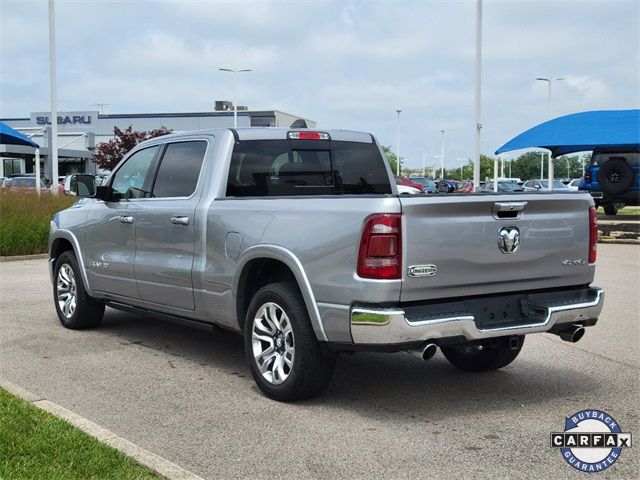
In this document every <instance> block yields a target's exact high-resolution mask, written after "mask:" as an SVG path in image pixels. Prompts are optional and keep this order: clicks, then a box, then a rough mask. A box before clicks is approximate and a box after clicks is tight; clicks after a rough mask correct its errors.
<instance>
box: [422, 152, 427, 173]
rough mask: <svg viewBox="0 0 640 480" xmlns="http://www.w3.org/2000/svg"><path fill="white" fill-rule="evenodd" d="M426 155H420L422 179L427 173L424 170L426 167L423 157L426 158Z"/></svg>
mask: <svg viewBox="0 0 640 480" xmlns="http://www.w3.org/2000/svg"><path fill="white" fill-rule="evenodd" d="M426 155H427V154H426V153H423V154H422V176H423V177H426V176H427V173H426V170H425V168H426V165H425V162H426V158H425V157H426Z"/></svg>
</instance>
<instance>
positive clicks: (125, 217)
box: [120, 215, 133, 223]
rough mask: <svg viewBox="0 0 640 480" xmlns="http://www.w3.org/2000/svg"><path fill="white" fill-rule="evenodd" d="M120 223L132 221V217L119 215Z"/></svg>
mask: <svg viewBox="0 0 640 480" xmlns="http://www.w3.org/2000/svg"><path fill="white" fill-rule="evenodd" d="M120 223H133V217H127V216H124V215H123V216H121V217H120Z"/></svg>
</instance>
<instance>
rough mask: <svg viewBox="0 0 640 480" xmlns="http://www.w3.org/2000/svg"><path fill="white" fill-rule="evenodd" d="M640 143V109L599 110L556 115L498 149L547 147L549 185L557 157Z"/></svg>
mask: <svg viewBox="0 0 640 480" xmlns="http://www.w3.org/2000/svg"><path fill="white" fill-rule="evenodd" d="M639 145H640V110H597V111H591V112H580V113H574V114H571V115H565V116H563V117H558V118H554V119H553V120H549V121H548V122H544V123H541V124H540V125H537V126H535V127H533V128H530V129H529V130H527V131H525V132H522V133H521V134H520V135H518V136H517V137H514V138H512V139H511V140H509V141H508V142H507V143H505V144H504V145H502V146H501V147H500V148H498V149H497V150H496V155H500V154H501V153H505V152H510V151H513V150H521V149H525V148H544V149H546V150H549V151H550V152H551V155H550V156H549V187H550V188H553V187H552V184H553V162H552V159H553V158H554V157H558V156H560V155H565V154H567V153H574V152H584V151H589V150H595V149H598V148H633V149H637V148H638V146H639Z"/></svg>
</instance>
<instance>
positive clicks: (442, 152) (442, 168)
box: [440, 130, 444, 178]
mask: <svg viewBox="0 0 640 480" xmlns="http://www.w3.org/2000/svg"><path fill="white" fill-rule="evenodd" d="M440 133H441V134H442V141H441V142H440V178H444V130H440Z"/></svg>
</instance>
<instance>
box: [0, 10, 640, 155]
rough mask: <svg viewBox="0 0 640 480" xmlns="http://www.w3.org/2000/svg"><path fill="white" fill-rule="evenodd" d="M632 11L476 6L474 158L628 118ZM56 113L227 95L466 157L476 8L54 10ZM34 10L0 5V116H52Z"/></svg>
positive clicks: (404, 148)
mask: <svg viewBox="0 0 640 480" xmlns="http://www.w3.org/2000/svg"><path fill="white" fill-rule="evenodd" d="M639 20H640V1H638V0H629V1H617V0H602V1H589V0H581V1H560V0H554V1H534V0H529V1H515V0H512V1H502V2H498V1H489V0H485V2H484V27H483V28H484V35H483V92H482V95H483V100H482V105H483V115H482V122H483V125H484V128H483V131H482V132H483V133H482V135H483V138H482V151H483V153H491V152H492V151H493V150H495V149H496V148H497V147H499V146H500V145H501V144H502V143H504V142H505V141H507V140H509V139H510V138H511V137H513V136H514V135H516V134H518V133H519V132H521V131H522V130H525V129H527V128H528V127H530V126H532V125H534V124H537V123H540V122H542V121H544V120H546V118H547V85H546V84H543V83H542V82H536V81H535V78H536V77H539V76H542V77H550V76H552V77H564V78H565V80H564V81H561V82H558V83H557V84H556V86H555V87H554V100H553V110H554V113H555V114H556V115H562V114H567V113H572V112H577V111H583V110H594V109H624V108H638V106H639V105H640V73H639V72H640V26H639V24H640V22H639ZM56 25H57V26H56V28H57V42H58V108H59V110H90V109H92V108H95V107H91V104H94V103H97V102H100V103H108V104H110V105H109V106H107V107H106V108H105V113H144V112H189V111H207V110H212V109H213V103H214V101H215V100H217V99H231V98H232V93H233V86H232V80H231V75H230V74H225V73H223V72H219V71H218V68H219V67H229V68H251V69H252V70H253V71H252V72H251V73H246V74H242V76H241V77H239V80H240V82H239V88H238V93H239V103H240V104H242V105H248V106H249V107H250V108H252V109H271V108H276V109H280V110H283V111H285V112H289V113H293V114H298V115H300V116H304V117H307V118H311V119H314V120H316V121H317V122H318V125H319V126H320V127H323V128H346V129H354V130H365V131H370V132H372V133H374V134H375V135H376V136H377V137H378V139H379V140H380V141H381V142H382V143H383V144H386V145H391V146H392V147H393V148H394V149H395V145H396V112H395V110H396V109H401V110H402V114H401V153H402V155H403V156H406V157H407V159H408V164H409V165H410V166H419V165H421V164H422V155H423V153H424V154H425V155H426V158H427V164H430V163H433V162H435V161H436V159H435V158H434V155H438V154H439V153H440V140H441V134H440V130H442V129H444V130H445V150H446V151H445V153H446V159H447V160H446V164H447V165H450V166H454V165H458V164H459V162H460V159H462V158H468V157H471V156H472V155H473V149H474V48H475V47H474V38H475V30H474V28H475V2H474V1H470V0H467V1H457V2H455V1H440V2H436V1H395V2H392V1H386V2H381V1H347V0H345V1H337V2H332V1H310V0H307V1H255V0H254V1H240V0H236V1H227V2H221V1H189V0H183V1H172V2H170V1H141V0H137V1H134V0H128V1H71V0H67V1H63V0H57V1H56ZM48 55H49V51H48V9H47V2H46V0H38V1H27V0H20V1H13V0H0V117H16V116H17V117H24V116H28V114H29V112H32V111H44V110H47V109H48V108H49V86H48V85H49V83H48V82H49V56H48Z"/></svg>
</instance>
